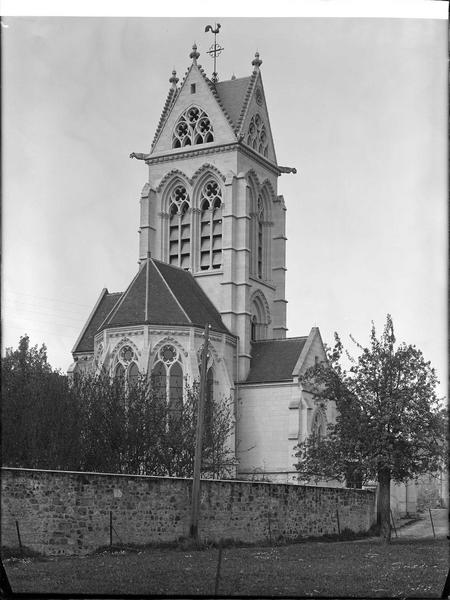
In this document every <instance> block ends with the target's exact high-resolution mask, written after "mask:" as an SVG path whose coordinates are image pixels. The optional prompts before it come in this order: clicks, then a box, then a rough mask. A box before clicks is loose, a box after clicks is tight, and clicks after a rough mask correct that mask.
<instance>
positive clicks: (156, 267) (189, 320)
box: [149, 258, 192, 324]
mask: <svg viewBox="0 0 450 600" xmlns="http://www.w3.org/2000/svg"><path fill="white" fill-rule="evenodd" d="M149 260H151V261H152V262H153V266H154V267H155V269H156V270H157V271H158V273H159V276H160V277H161V279H162V280H163V282H164V285H165V286H166V288H167V289H168V290H169V292H170V293H171V294H172V296H173V298H174V300H175V302H176V303H177V304H178V306H179V307H180V309H181V312H182V313H183V314H184V316H185V317H186V319H187V321H188V323H191V324H192V319H191V318H190V317H189V315H188V314H187V312H186V311H185V310H184V308H183V307H182V305H181V302H180V301H179V300H178V298H177V297H176V296H175V293H174V291H173V290H172V288H171V287H170V285H169V284H168V283H167V281H166V279H165V277H164V275H163V274H162V273H161V271H160V270H159V268H158V265H157V264H155V261H154V260H153V259H152V258H149ZM159 262H162V261H159ZM165 264H168V263H165ZM168 266H169V267H171V266H172V265H168ZM181 270H182V271H184V269H181ZM184 272H186V271H184Z"/></svg>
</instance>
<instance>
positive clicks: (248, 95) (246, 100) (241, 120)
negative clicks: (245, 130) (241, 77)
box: [236, 71, 258, 133]
mask: <svg viewBox="0 0 450 600" xmlns="http://www.w3.org/2000/svg"><path fill="white" fill-rule="evenodd" d="M257 77H258V72H257V71H253V73H252V74H251V75H250V81H249V82H248V87H247V91H246V92H245V96H244V103H243V104H242V109H241V114H240V115H239V119H238V122H237V126H236V131H237V133H240V132H241V127H242V125H243V123H244V117H245V115H246V114H247V109H248V105H249V102H250V98H251V95H252V91H253V88H254V84H255V82H256V79H257Z"/></svg>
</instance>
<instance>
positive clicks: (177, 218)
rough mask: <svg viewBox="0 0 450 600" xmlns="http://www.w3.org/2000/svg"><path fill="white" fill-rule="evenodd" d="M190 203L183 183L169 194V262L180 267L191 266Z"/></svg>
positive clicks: (187, 267) (186, 268) (186, 267)
mask: <svg viewBox="0 0 450 600" xmlns="http://www.w3.org/2000/svg"><path fill="white" fill-rule="evenodd" d="M190 208H191V204H190V198H189V194H188V193H187V190H186V188H185V187H184V186H183V185H178V186H177V187H176V188H175V189H174V190H173V192H172V194H171V195H170V204H169V263H170V264H171V265H175V266H177V267H181V268H182V269H185V270H189V269H190V267H191V210H190Z"/></svg>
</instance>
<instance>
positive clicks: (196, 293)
mask: <svg viewBox="0 0 450 600" xmlns="http://www.w3.org/2000/svg"><path fill="white" fill-rule="evenodd" d="M207 323H210V324H211V329H212V330H213V331H216V332H220V333H228V334H230V332H229V331H228V329H227V328H226V327H225V325H224V324H223V321H222V317H221V316H220V313H219V312H218V311H217V309H216V308H215V306H214V305H213V303H212V302H211V300H209V298H208V297H207V295H206V294H205V292H204V291H203V290H202V288H201V287H200V285H199V284H198V283H197V282H196V281H195V279H194V277H193V276H192V275H191V273H189V272H188V271H185V270H184V269H180V268H178V267H174V266H172V265H169V264H167V263H163V262H161V261H159V260H154V259H152V258H148V259H147V260H146V261H145V263H143V265H142V266H141V268H140V270H139V272H138V273H137V275H136V276H135V277H134V278H133V280H132V282H131V283H130V285H129V286H128V288H127V289H126V291H125V292H123V293H121V292H119V293H114V294H109V293H108V291H107V290H106V289H105V290H103V291H102V295H101V296H100V298H99V301H98V302H97V305H96V306H95V308H94V310H93V312H92V314H91V316H90V317H89V319H88V322H87V324H86V326H85V328H84V330H83V332H82V335H81V336H80V339H79V340H78V342H77V343H76V345H75V348H74V350H73V352H93V350H94V336H95V335H96V334H97V333H98V332H100V331H102V330H103V329H106V328H110V327H129V326H133V325H143V324H150V325H169V326H177V325H191V326H197V327H202V328H204V327H205V325H206V324H207ZM230 335H231V334H230Z"/></svg>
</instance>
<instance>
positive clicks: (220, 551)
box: [214, 538, 222, 596]
mask: <svg viewBox="0 0 450 600" xmlns="http://www.w3.org/2000/svg"><path fill="white" fill-rule="evenodd" d="M221 565H222V538H220V541H219V556H218V558H217V571H216V583H215V586H214V596H217V595H218V594H219V583H220V567H221Z"/></svg>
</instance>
